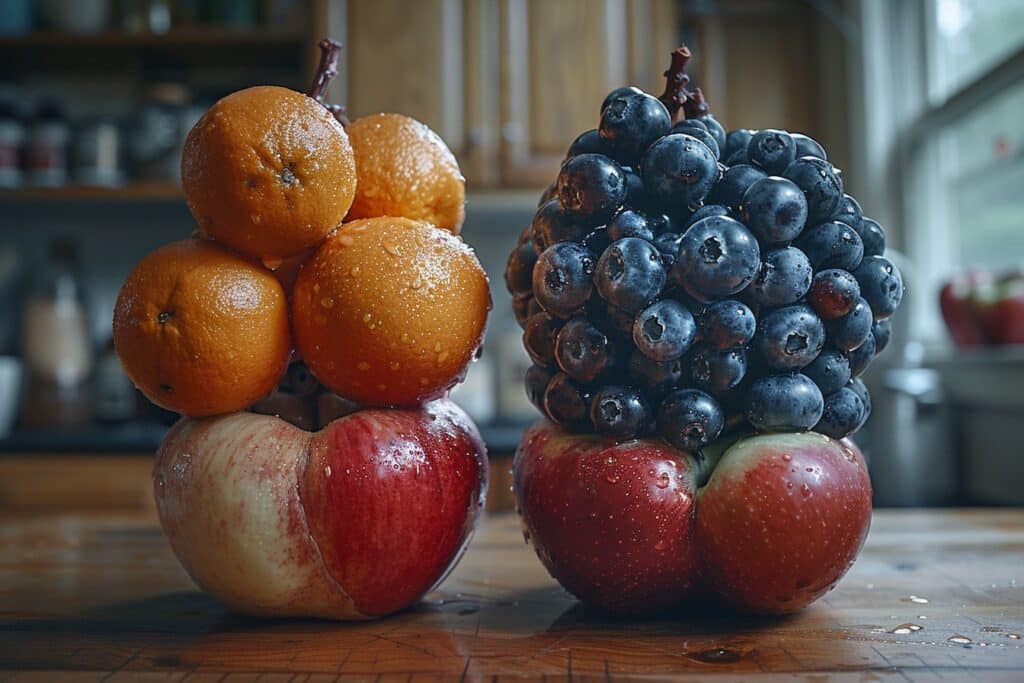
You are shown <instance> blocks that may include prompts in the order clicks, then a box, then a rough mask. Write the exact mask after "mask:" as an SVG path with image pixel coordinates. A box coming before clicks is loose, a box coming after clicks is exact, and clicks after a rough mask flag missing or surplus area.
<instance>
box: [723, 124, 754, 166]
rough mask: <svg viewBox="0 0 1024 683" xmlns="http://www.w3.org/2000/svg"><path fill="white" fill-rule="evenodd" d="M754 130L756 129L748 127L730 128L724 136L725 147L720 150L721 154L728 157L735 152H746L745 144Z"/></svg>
mask: <svg viewBox="0 0 1024 683" xmlns="http://www.w3.org/2000/svg"><path fill="white" fill-rule="evenodd" d="M756 132H757V131H756V130H750V129H749V128H737V129H736V130H730V131H729V133H728V134H727V135H726V136H725V149H724V150H723V151H722V156H723V157H725V158H727V159H728V158H729V157H731V156H732V155H733V154H735V153H736V152H744V153H746V151H747V146H748V145H749V144H750V138H752V137H754V133H756Z"/></svg>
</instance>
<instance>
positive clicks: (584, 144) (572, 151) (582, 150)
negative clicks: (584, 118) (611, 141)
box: [565, 128, 608, 159]
mask: <svg viewBox="0 0 1024 683" xmlns="http://www.w3.org/2000/svg"><path fill="white" fill-rule="evenodd" d="M580 154H608V145H607V144H605V142H604V140H602V139H601V136H600V134H599V133H598V132H597V129H596V128H591V129H590V130H588V131H584V132H582V133H580V134H579V135H578V136H576V139H575V140H573V141H572V144H571V145H569V151H568V152H566V154H565V158H566V159H569V158H571V157H575V156H579V155H580Z"/></svg>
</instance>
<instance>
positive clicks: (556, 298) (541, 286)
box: [533, 242, 594, 318]
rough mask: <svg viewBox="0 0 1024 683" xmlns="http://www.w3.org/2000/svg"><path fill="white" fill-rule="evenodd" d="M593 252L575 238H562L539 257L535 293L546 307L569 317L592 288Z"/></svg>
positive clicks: (534, 268)
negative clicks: (577, 242)
mask: <svg viewBox="0 0 1024 683" xmlns="http://www.w3.org/2000/svg"><path fill="white" fill-rule="evenodd" d="M593 275H594V255H593V254H592V253H591V252H590V250H589V249H587V248H586V247H584V246H583V245H580V244H576V243H575V242H560V243H558V244H555V245H553V246H551V247H549V248H548V249H546V250H545V251H544V252H543V253H542V254H541V255H540V256H538V257H537V263H536V264H534V266H533V296H534V298H536V299H537V303H539V304H540V305H541V306H542V307H543V308H544V310H545V311H547V312H548V313H551V314H552V315H554V316H557V317H559V318H568V317H570V316H571V315H572V314H573V313H575V312H576V311H578V310H579V309H580V308H582V307H583V304H585V303H586V302H587V299H589V298H590V294H591V292H593V280H592V278H593Z"/></svg>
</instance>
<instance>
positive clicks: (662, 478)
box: [654, 472, 669, 489]
mask: <svg viewBox="0 0 1024 683" xmlns="http://www.w3.org/2000/svg"><path fill="white" fill-rule="evenodd" d="M668 483H669V477H668V472H662V473H661V474H659V475H658V479H657V481H655V482H654V485H655V486H657V487H658V488H659V489H665V488H668Z"/></svg>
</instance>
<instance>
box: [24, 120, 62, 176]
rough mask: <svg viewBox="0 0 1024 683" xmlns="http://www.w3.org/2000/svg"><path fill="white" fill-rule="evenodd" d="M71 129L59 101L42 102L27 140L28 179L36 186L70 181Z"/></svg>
mask: <svg viewBox="0 0 1024 683" xmlns="http://www.w3.org/2000/svg"><path fill="white" fill-rule="evenodd" d="M70 138H71V129H70V127H69V126H68V122H67V119H65V118H64V112H63V110H62V109H61V107H60V105H58V104H56V103H53V102H46V103H44V104H42V105H41V106H40V107H39V108H38V109H37V110H36V113H35V115H34V116H33V119H32V122H31V123H30V124H29V127H28V135H27V138H26V140H25V180H26V181H27V183H28V184H29V185H33V186H35V187H60V186H61V185H66V184H67V182H68V142H69V140H70Z"/></svg>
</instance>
